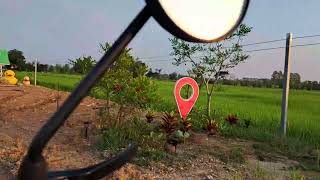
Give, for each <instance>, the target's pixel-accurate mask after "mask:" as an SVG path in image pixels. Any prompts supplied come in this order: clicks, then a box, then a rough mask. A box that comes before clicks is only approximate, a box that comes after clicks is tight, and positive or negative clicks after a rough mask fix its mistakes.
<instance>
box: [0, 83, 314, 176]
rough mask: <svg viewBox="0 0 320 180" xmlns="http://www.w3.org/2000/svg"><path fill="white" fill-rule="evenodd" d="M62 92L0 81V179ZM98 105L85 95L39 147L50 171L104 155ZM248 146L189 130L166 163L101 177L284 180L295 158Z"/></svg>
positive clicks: (78, 165) (132, 167) (12, 172)
mask: <svg viewBox="0 0 320 180" xmlns="http://www.w3.org/2000/svg"><path fill="white" fill-rule="evenodd" d="M68 95H69V93H66V92H57V91H54V90H51V89H47V88H44V87H33V86H29V87H23V86H19V87H18V86H5V85H0V127H1V131H0V179H10V178H12V177H14V176H16V174H17V170H18V168H19V165H20V163H21V159H22V157H23V156H24V154H25V153H26V150H27V147H28V145H29V143H30V142H31V140H32V137H33V136H34V135H35V134H36V132H37V131H38V130H39V129H40V128H41V127H42V125H43V124H44V123H45V122H46V121H47V120H48V118H50V117H51V116H52V114H53V113H54V112H55V111H56V110H57V107H59V106H60V105H61V104H62V102H63V101H64V100H65V99H66V98H67V97H68ZM104 104H105V102H104V101H103V100H97V99H93V98H90V97H86V98H85V99H84V100H83V101H82V102H81V103H80V105H79V106H78V107H77V109H76V110H75V111H74V112H73V113H72V115H71V116H70V117H69V119H68V120H67V121H66V123H65V124H64V126H63V127H62V128H61V129H59V131H58V133H57V134H56V135H55V136H54V138H53V139H52V140H51V141H50V143H49V145H48V146H47V147H46V149H45V151H44V156H45V158H46V160H47V162H48V164H49V169H50V170H62V169H74V168H81V167H86V166H89V165H92V164H95V163H98V162H100V161H103V160H104V159H105V158H104V156H103V153H102V152H100V151H98V150H97V149H96V138H95V136H94V133H95V130H96V127H97V126H98V123H99V122H98V118H97V115H96V114H97V111H98V109H99V107H102V106H103V105H104ZM86 121H88V122H90V124H91V128H90V129H89V138H85V137H84V133H83V132H84V122H86ZM253 144H256V142H251V141H244V140H240V139H227V138H224V137H221V136H207V135H206V134H201V133H193V135H192V137H191V139H190V140H189V141H188V142H186V143H185V144H182V145H178V147H177V153H176V154H175V155H172V156H173V157H174V158H171V161H160V162H154V163H151V164H150V165H149V166H144V167H141V166H138V165H135V164H131V163H129V164H127V165H125V166H124V167H122V168H121V169H119V170H118V171H116V172H114V173H113V174H112V175H110V176H108V177H107V178H110V179H236V178H241V179H290V176H291V170H290V167H293V166H296V165H297V164H299V163H298V162H295V161H292V160H289V159H288V158H286V157H283V156H279V155H277V156H276V157H275V158H264V159H263V160H262V159H261V158H260V157H259V156H258V155H257V154H256V153H255V150H254V148H253ZM172 159H175V160H172ZM306 173H309V174H312V176H313V177H317V176H318V177H320V174H319V173H315V172H306Z"/></svg>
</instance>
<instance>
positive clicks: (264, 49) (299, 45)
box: [141, 42, 320, 62]
mask: <svg viewBox="0 0 320 180" xmlns="http://www.w3.org/2000/svg"><path fill="white" fill-rule="evenodd" d="M315 45H320V42H318V43H308V44H297V45H293V46H291V47H293V48H294V47H306V46H315ZM284 48H286V47H285V46H279V47H271V48H262V49H253V50H247V51H244V52H246V53H250V52H259V51H270V50H276V49H284ZM167 57H170V56H167ZM196 57H198V58H201V57H203V56H196ZM141 59H142V58H141ZM142 60H143V59H142ZM145 60H146V61H144V62H162V61H171V60H172V59H166V60H165V59H158V60H157V59H156V60H148V59H145Z"/></svg>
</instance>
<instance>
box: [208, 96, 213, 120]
mask: <svg viewBox="0 0 320 180" xmlns="http://www.w3.org/2000/svg"><path fill="white" fill-rule="evenodd" d="M211 97H212V94H207V118H208V119H211Z"/></svg>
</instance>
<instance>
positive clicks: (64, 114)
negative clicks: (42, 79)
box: [19, 5, 151, 177]
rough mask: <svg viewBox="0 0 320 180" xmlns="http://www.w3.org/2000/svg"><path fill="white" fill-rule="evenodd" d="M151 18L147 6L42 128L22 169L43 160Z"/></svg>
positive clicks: (20, 173)
mask: <svg viewBox="0 0 320 180" xmlns="http://www.w3.org/2000/svg"><path fill="white" fill-rule="evenodd" d="M150 17H151V13H150V12H149V8H148V6H147V5H146V6H145V7H144V8H143V9H142V10H141V11H140V13H139V14H138V15H137V16H136V17H135V19H134V20H133V21H132V22H131V23H130V25H129V26H128V27H127V29H126V30H125V31H124V32H123V33H122V34H121V36H120V37H119V38H118V39H117V40H116V41H115V43H114V44H113V45H112V47H111V48H110V49H109V50H108V52H106V53H105V54H104V56H103V57H102V58H101V59H100V61H99V62H98V63H97V64H96V66H95V67H94V68H93V69H92V70H91V71H90V73H89V74H88V75H87V76H86V77H85V78H84V79H83V80H82V81H81V83H80V85H79V86H78V87H77V88H76V89H75V90H74V91H73V92H72V93H71V94H70V96H69V97H68V99H67V100H66V101H65V103H63V105H62V106H61V107H60V109H59V110H58V111H57V112H56V113H55V114H54V115H53V116H52V117H51V118H50V120H49V121H48V122H47V123H46V124H45V125H44V126H42V128H41V129H40V131H39V132H38V133H37V135H36V136H35V137H34V138H33V140H32V143H31V145H30V147H29V150H28V153H27V155H26V157H25V158H24V160H23V162H22V164H21V166H20V169H23V168H22V167H23V166H24V165H27V164H29V163H30V161H31V162H32V163H36V162H37V161H38V160H40V159H42V155H41V153H42V150H43V148H44V147H45V146H46V144H47V143H48V141H49V140H50V139H51V138H52V137H53V136H54V134H55V133H56V131H57V130H58V129H59V127H60V126H62V125H63V123H64V122H65V121H66V119H67V118H68V117H69V115H70V114H71V113H72V112H73V110H74V109H75V108H76V107H77V105H78V104H79V103H80V101H81V100H82V99H83V98H84V97H85V96H86V95H87V94H88V92H89V91H90V90H91V88H92V87H93V86H94V85H95V83H96V82H98V80H100V79H101V77H102V76H103V74H104V72H105V71H106V70H107V69H108V68H110V66H111V65H112V64H113V63H114V62H115V61H116V60H117V58H118V57H119V55H120V54H121V52H122V51H123V49H124V48H125V47H126V46H127V45H128V44H129V42H130V41H131V40H132V39H133V38H134V36H135V35H136V34H137V33H138V32H139V30H140V29H141V28H142V27H143V26H144V24H145V23H146V22H147V21H148V19H149V18H150ZM26 161H28V162H29V163H28V162H26ZM32 173H35V172H19V175H22V176H19V177H24V176H23V174H32ZM35 174H36V173H35Z"/></svg>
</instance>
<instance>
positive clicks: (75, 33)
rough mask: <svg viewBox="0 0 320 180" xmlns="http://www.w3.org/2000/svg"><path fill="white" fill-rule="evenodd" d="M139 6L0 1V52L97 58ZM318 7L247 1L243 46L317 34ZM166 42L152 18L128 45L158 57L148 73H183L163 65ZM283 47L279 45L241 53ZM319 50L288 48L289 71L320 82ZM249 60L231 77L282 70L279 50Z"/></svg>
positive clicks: (119, 1)
mask: <svg viewBox="0 0 320 180" xmlns="http://www.w3.org/2000/svg"><path fill="white" fill-rule="evenodd" d="M143 5H144V1H143V0H127V1H124V0H96V1H84V0H81V1H80V0H54V1H44V0H1V1H0V24H1V28H0V48H5V49H13V48H16V49H19V50H22V51H23V52H24V53H25V56H26V57H27V59H28V60H32V59H34V58H38V59H39V61H40V62H43V63H49V64H56V63H65V62H67V59H68V58H76V57H79V56H82V55H91V56H93V57H95V58H97V59H99V57H100V56H101V54H100V53H99V47H98V45H99V43H102V42H105V41H108V42H113V41H114V40H115V39H116V38H117V37H118V35H119V34H120V33H121V32H122V31H123V30H124V29H125V27H126V26H127V25H128V23H129V22H130V21H131V20H132V19H133V17H134V16H135V15H136V14H137V13H138V12H139V10H141V8H142V7H143ZM319 8H320V1H319V0H307V1H301V0H281V1H279V0H251V5H250V7H249V11H248V14H247V16H246V18H245V21H244V22H245V23H246V24H248V25H249V26H252V27H253V30H252V33H251V34H250V35H249V37H248V38H246V39H245V40H244V42H243V43H244V44H246V43H251V42H259V41H265V40H273V39H280V38H285V36H286V33H287V32H292V33H293V36H294V37H295V36H304V35H313V34H320V23H319V20H318V19H319V18H320V11H319ZM169 37H171V35H170V34H168V33H167V32H166V31H165V30H163V29H162V28H161V27H160V26H159V25H158V24H157V23H156V22H155V21H154V20H153V19H151V20H149V22H148V23H147V24H146V26H145V27H144V28H143V29H142V31H141V32H140V33H139V34H138V35H137V37H136V38H135V39H134V40H133V41H132V43H131V44H130V45H129V46H130V47H132V48H133V52H134V54H135V55H136V56H138V57H140V58H141V59H142V60H144V59H146V58H148V57H155V56H157V58H154V59H152V60H153V61H152V62H147V64H148V65H149V66H150V67H152V68H162V69H163V71H164V72H166V73H170V72H173V71H177V72H181V73H183V72H184V71H185V67H176V66H173V65H171V63H172V62H171V61H163V60H167V59H169V57H168V55H169V53H170V51H171V49H170V43H169V41H168V38H169ZM314 42H320V38H308V39H307V38H306V39H301V40H294V44H303V43H314ZM284 44H285V42H284V41H283V42H278V43H273V44H266V45H258V46H250V47H247V48H246V49H248V50H251V49H259V48H266V47H278V46H284ZM319 50H320V46H309V47H303V48H302V47H301V48H293V50H292V61H293V65H292V71H293V72H298V73H300V74H301V75H302V78H303V79H309V80H318V81H320V74H319V68H320V52H319ZM250 55H251V57H250V59H249V60H248V61H247V62H246V63H243V64H241V65H240V66H239V67H237V68H235V69H234V70H232V73H233V74H234V75H235V76H236V77H261V78H263V77H270V75H271V73H272V72H273V70H282V69H283V64H284V50H283V49H280V50H273V51H263V52H255V53H250ZM158 56H160V57H158ZM156 60H160V61H156ZM146 61H147V60H146ZM149 61H150V59H149Z"/></svg>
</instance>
